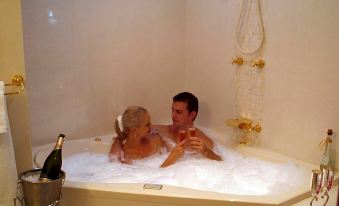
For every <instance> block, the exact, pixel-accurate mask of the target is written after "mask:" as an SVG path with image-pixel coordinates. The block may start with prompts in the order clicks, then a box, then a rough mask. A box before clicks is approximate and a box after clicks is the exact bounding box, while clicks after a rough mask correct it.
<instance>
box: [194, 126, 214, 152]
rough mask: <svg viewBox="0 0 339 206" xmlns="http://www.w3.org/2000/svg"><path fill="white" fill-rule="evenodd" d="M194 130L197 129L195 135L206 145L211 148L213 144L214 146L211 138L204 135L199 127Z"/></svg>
mask: <svg viewBox="0 0 339 206" xmlns="http://www.w3.org/2000/svg"><path fill="white" fill-rule="evenodd" d="M196 130H197V137H198V138H200V139H201V140H202V141H203V143H204V144H205V145H206V147H208V148H210V149H213V146H214V142H213V140H212V139H211V138H209V137H208V136H207V135H205V134H204V133H203V132H202V131H201V130H200V129H196Z"/></svg>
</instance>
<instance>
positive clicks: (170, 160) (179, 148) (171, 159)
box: [160, 140, 187, 167]
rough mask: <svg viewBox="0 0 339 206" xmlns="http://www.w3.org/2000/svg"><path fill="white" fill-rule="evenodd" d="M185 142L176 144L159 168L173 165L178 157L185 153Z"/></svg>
mask: <svg viewBox="0 0 339 206" xmlns="http://www.w3.org/2000/svg"><path fill="white" fill-rule="evenodd" d="M186 141H187V140H184V141H181V142H180V143H178V144H177V145H176V146H175V147H174V148H173V149H172V151H171V152H170V154H169V155H168V157H167V159H166V160H165V161H164V162H163V163H162V164H161V166H160V167H167V166H169V165H172V164H174V163H175V162H176V161H177V160H178V159H179V158H180V157H182V156H183V155H184V153H185V150H184V145H185V143H186Z"/></svg>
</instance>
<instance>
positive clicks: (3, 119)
mask: <svg viewBox="0 0 339 206" xmlns="http://www.w3.org/2000/svg"><path fill="white" fill-rule="evenodd" d="M4 94H5V84H4V83H3V82H0V134H2V133H6V132H7V114H6V108H5V98H6V97H5V95H4Z"/></svg>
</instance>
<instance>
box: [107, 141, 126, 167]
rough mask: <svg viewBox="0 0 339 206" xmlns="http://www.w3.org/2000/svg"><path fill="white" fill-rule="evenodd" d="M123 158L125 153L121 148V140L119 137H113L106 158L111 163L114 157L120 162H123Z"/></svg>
mask: <svg viewBox="0 0 339 206" xmlns="http://www.w3.org/2000/svg"><path fill="white" fill-rule="evenodd" d="M124 156H125V153H124V150H123V148H122V139H121V138H119V137H115V138H114V141H113V143H112V146H111V150H110V152H109V154H108V157H109V159H110V161H113V160H114V159H115V157H117V158H118V160H119V161H120V162H125V157H124Z"/></svg>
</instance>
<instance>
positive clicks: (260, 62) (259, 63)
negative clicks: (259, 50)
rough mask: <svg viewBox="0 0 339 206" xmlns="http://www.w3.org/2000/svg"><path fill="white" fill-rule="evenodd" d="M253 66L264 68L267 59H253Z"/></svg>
mask: <svg viewBox="0 0 339 206" xmlns="http://www.w3.org/2000/svg"><path fill="white" fill-rule="evenodd" d="M251 66H252V67H254V68H255V67H257V68H259V69H262V68H264V67H265V61H264V60H263V59H259V60H256V61H253V62H252V63H251Z"/></svg>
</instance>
